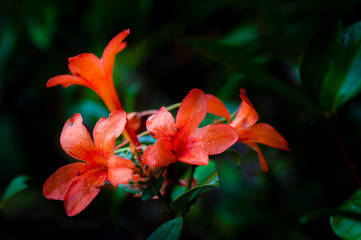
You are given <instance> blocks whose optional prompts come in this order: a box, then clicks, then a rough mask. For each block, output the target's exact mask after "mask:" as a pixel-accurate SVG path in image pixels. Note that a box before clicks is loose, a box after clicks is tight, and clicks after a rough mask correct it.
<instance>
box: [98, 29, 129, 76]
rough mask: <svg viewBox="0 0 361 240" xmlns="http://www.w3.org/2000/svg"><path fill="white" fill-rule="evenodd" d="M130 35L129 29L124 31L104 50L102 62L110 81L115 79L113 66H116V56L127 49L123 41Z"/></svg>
mask: <svg viewBox="0 0 361 240" xmlns="http://www.w3.org/2000/svg"><path fill="white" fill-rule="evenodd" d="M129 33H130V30H129V29H127V30H123V31H122V32H120V33H119V34H118V35H117V36H115V37H114V38H113V39H112V40H110V42H109V43H108V45H107V46H106V48H105V49H104V52H103V56H102V59H101V60H102V62H103V65H104V69H105V74H106V76H107V78H109V79H113V66H114V59H115V55H116V54H117V53H118V52H120V51H121V50H123V49H124V48H125V47H126V43H125V42H123V40H124V38H126V37H127V36H128V35H129Z"/></svg>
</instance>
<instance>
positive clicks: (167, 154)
mask: <svg viewBox="0 0 361 240" xmlns="http://www.w3.org/2000/svg"><path fill="white" fill-rule="evenodd" d="M142 160H143V163H144V164H146V165H148V166H150V167H152V168H157V167H165V166H168V165H169V164H171V163H174V162H175V161H176V160H177V159H176V156H175V155H174V151H173V145H172V143H171V142H170V141H168V140H167V139H159V140H157V141H156V142H155V144H154V145H150V146H148V147H147V149H145V151H144V153H143V157H142Z"/></svg>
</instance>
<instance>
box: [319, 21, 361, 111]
mask: <svg viewBox="0 0 361 240" xmlns="http://www.w3.org/2000/svg"><path fill="white" fill-rule="evenodd" d="M340 42H341V44H342V49H341V51H342V52H341V56H340V58H339V59H338V61H337V65H336V67H337V72H335V74H334V75H332V78H330V80H329V82H327V83H326V84H325V85H324V88H325V91H327V87H328V86H329V85H330V82H331V84H332V82H337V80H339V83H338V84H337V83H336V84H335V85H336V86H335V87H334V89H332V88H331V89H332V90H333V91H334V92H333V94H334V96H333V100H334V105H333V106H332V107H333V109H334V110H337V109H338V108H339V107H340V106H342V105H343V104H344V103H346V102H347V101H348V100H350V99H351V98H353V97H354V96H356V95H357V94H359V93H360V91H361V68H360V66H361V22H357V23H354V24H352V25H350V26H349V27H347V28H346V29H345V30H344V31H343V32H342V33H341V36H340ZM331 86H333V85H331ZM325 101H326V102H327V103H330V102H331V101H329V100H328V99H325Z"/></svg>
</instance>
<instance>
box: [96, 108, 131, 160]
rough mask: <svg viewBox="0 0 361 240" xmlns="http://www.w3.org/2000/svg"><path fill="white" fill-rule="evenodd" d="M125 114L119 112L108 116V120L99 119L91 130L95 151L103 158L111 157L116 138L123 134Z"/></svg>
mask: <svg viewBox="0 0 361 240" xmlns="http://www.w3.org/2000/svg"><path fill="white" fill-rule="evenodd" d="M126 121H127V119H126V113H125V112H124V111H121V110H117V111H114V112H112V113H110V114H109V118H107V119H105V118H104V117H103V118H101V119H99V121H98V122H97V123H96V125H95V127H94V130H93V137H94V144H95V148H96V150H97V151H98V152H99V153H100V154H101V155H103V156H104V157H105V159H108V158H110V157H111V156H112V155H113V152H114V148H115V144H116V138H117V137H119V136H120V134H121V133H122V132H123V129H124V126H125V123H126Z"/></svg>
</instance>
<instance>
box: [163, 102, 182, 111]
mask: <svg viewBox="0 0 361 240" xmlns="http://www.w3.org/2000/svg"><path fill="white" fill-rule="evenodd" d="M180 105H181V103H174V104H172V105H170V106H168V107H166V109H167V110H168V111H172V110H173V109H176V108H179V106H180Z"/></svg>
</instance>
